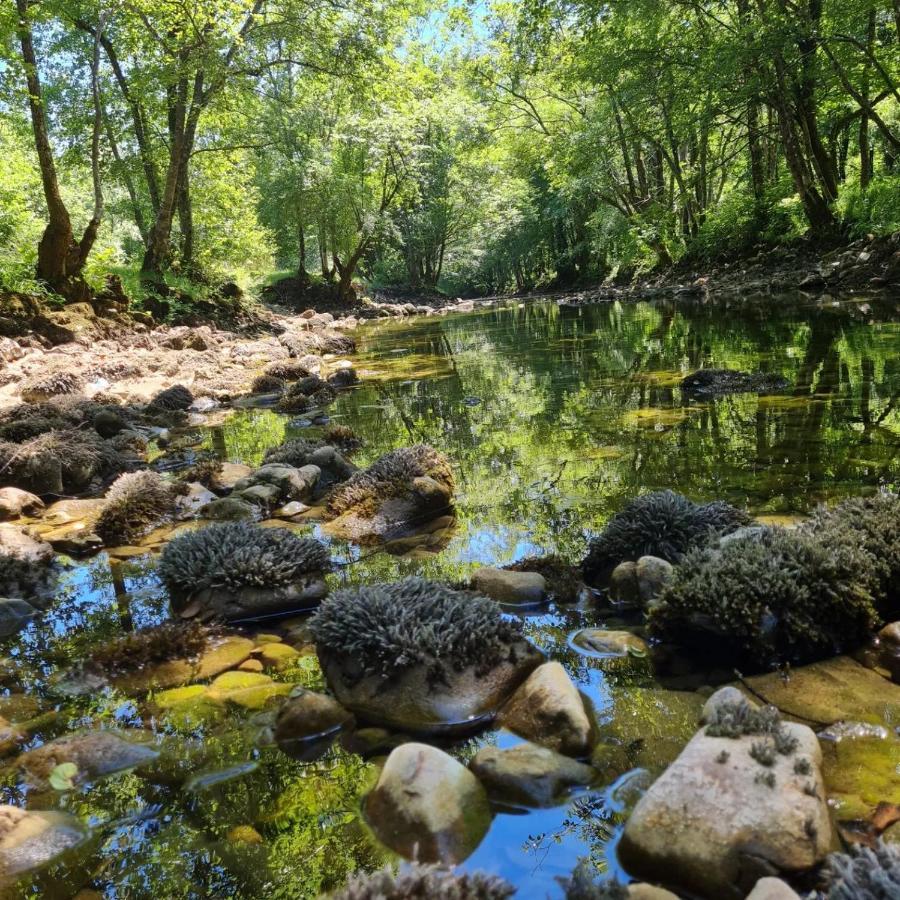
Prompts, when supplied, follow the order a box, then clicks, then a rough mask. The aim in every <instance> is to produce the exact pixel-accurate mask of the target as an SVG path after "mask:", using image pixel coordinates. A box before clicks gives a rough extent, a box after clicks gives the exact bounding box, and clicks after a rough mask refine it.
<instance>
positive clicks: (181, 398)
mask: <svg viewBox="0 0 900 900" xmlns="http://www.w3.org/2000/svg"><path fill="white" fill-rule="evenodd" d="M193 402H194V395H193V394H192V393H191V391H190V388H186V387H185V386H184V385H183V384H173V385H172V387H170V388H166V389H165V390H164V391H160V392H159V393H158V394H157V395H156V396H155V397H153V399H152V400H151V401H150V404H149V405H150V406H155V407H156V408H157V409H165V410H168V411H170V412H175V411H183V410H186V409H187V408H188V407H189V406H190V405H191V404H192V403H193Z"/></svg>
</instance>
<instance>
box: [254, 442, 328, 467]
mask: <svg viewBox="0 0 900 900" xmlns="http://www.w3.org/2000/svg"><path fill="white" fill-rule="evenodd" d="M324 446H325V445H324V444H323V443H322V442H321V441H306V440H304V439H303V438H292V439H291V440H289V441H285V442H284V443H283V444H280V445H279V446H278V447H270V448H269V449H268V450H266V455H265V456H264V457H263V463H283V464H284V465H286V466H294V467H295V468H298V469H299V468H300V467H301V466H305V465H306V460H307V457H308V456H309V454H310V453H312V452H313V451H314V450H318V449H319V448H320V447H324Z"/></svg>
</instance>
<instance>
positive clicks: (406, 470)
mask: <svg viewBox="0 0 900 900" xmlns="http://www.w3.org/2000/svg"><path fill="white" fill-rule="evenodd" d="M420 477H428V478H432V479H434V480H435V481H436V482H438V484H441V485H443V486H444V487H445V488H446V489H447V491H448V492H449V493H450V494H452V493H453V488H454V481H453V471H452V470H451V468H450V463H449V462H448V460H447V457H446V456H444V454H443V453H439V452H438V451H437V450H435V449H434V448H433V447H429V446H428V445H427V444H417V445H415V446H413V447H401V448H400V449H399V450H392V451H391V452H390V453H386V454H385V455H384V456H382V457H380V458H379V459H378V460H376V461H375V462H374V463H373V464H372V465H371V466H369V468H368V469H366V470H365V471H364V472H357V473H356V474H355V475H353V476H352V477H351V478H349V479H348V480H347V481H346V482H344V484H342V485H340V486H339V487H337V488H336V489H335V490H334V491H333V492H332V494H331V496H330V497H329V498H328V506H327V508H328V512H329V513H330V514H331V515H335V516H337V515H340V514H341V513H343V512H346V511H347V510H350V509H353V508H355V507H363V508H364V509H368V508H370V507H371V506H372V505H373V504H374V503H376V502H378V501H379V500H386V499H388V498H389V497H396V496H398V495H399V494H402V493H405V492H406V491H408V490H409V486H410V483H411V482H412V481H413V479H415V478H420Z"/></svg>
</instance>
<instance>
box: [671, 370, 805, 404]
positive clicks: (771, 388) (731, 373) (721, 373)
mask: <svg viewBox="0 0 900 900" xmlns="http://www.w3.org/2000/svg"><path fill="white" fill-rule="evenodd" d="M789 387H790V382H789V381H788V380H787V379H786V378H783V377H782V376H781V375H773V374H771V373H769V372H738V371H735V370H734V369H698V370H697V371H696V372H694V373H693V374H691V375H688V376H687V377H686V378H684V379H683V380H682V382H681V390H682V393H684V394H686V395H687V396H689V397H697V398H701V397H722V396H724V395H725V394H749V393H753V394H776V393H779V392H780V391H784V390H786V389H787V388H789Z"/></svg>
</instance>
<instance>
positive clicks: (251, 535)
mask: <svg viewBox="0 0 900 900" xmlns="http://www.w3.org/2000/svg"><path fill="white" fill-rule="evenodd" d="M330 568H331V561H330V559H329V556H328V550H327V548H326V547H325V545H324V544H322V543H320V542H319V541H316V540H313V539H311V538H299V537H297V535H295V534H294V533H293V532H291V531H288V530H287V529H286V528H262V527H260V526H259V525H254V524H252V523H249V522H223V523H221V524H216V525H210V526H208V527H206V528H201V529H198V530H197V531H189V532H187V533H186V534H180V535H178V536H177V537H175V538H174V539H173V540H171V541H170V542H169V543H168V544H167V546H166V548H165V550H163V552H162V556H161V558H160V563H159V574H160V577H161V578H162V580H163V582H164V584H165V585H166V587H167V588H168V590H169V592H170V593H171V594H172V596H173V597H176V598H179V599H183V598H186V597H189V596H190V595H191V594H194V593H196V592H197V591H201V590H204V589H206V588H226V589H229V590H240V589H241V588H244V587H260V588H271V589H274V588H278V587H283V586H289V585H291V584H293V583H295V582H296V581H297V580H298V579H300V578H302V577H303V576H304V575H308V574H311V573H317V572H327V571H328V570H329V569H330Z"/></svg>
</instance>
